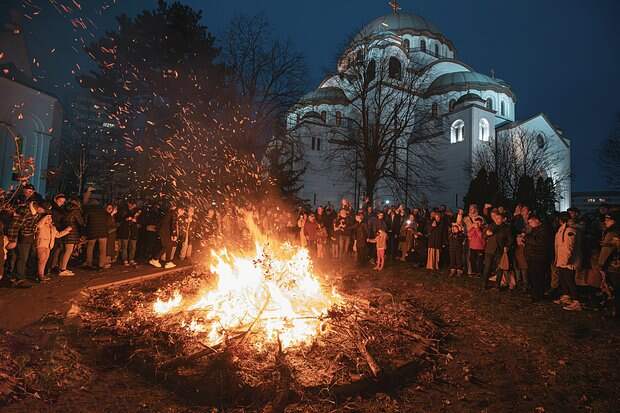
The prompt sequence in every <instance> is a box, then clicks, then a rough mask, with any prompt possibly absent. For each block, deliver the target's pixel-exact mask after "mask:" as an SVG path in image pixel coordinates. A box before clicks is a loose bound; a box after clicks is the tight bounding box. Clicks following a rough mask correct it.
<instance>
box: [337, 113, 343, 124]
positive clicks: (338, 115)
mask: <svg viewBox="0 0 620 413" xmlns="http://www.w3.org/2000/svg"><path fill="white" fill-rule="evenodd" d="M341 125H342V112H340V111H339V110H337V111H336V126H341Z"/></svg>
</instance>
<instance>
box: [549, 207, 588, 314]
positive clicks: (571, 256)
mask: <svg viewBox="0 0 620 413" xmlns="http://www.w3.org/2000/svg"><path fill="white" fill-rule="evenodd" d="M569 221H570V216H569V215H568V213H566V212H563V213H562V214H560V227H559V228H558V231H557V232H556V234H555V242H554V246H555V263H554V265H555V267H556V268H557V271H558V275H559V278H560V280H559V281H560V298H559V299H558V300H555V301H554V303H556V304H562V305H563V306H564V309H565V310H571V311H580V310H581V303H580V302H579V300H578V297H577V285H576V284H575V274H576V271H577V269H578V268H579V265H580V246H579V238H580V235H579V231H578V230H577V228H575V227H573V226H572V225H571V224H570V222H569Z"/></svg>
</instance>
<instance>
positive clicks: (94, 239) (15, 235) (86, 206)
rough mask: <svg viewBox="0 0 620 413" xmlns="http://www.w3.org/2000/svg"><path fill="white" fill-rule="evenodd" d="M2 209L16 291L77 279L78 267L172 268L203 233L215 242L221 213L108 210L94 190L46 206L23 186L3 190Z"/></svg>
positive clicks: (141, 206)
mask: <svg viewBox="0 0 620 413" xmlns="http://www.w3.org/2000/svg"><path fill="white" fill-rule="evenodd" d="M0 205H2V209H1V211H0V236H1V237H2V243H1V245H2V247H3V248H2V251H0V282H1V283H2V285H4V286H10V287H30V286H32V284H33V283H39V282H42V281H48V280H50V276H52V275H57V276H59V277H72V276H75V272H74V271H73V270H72V267H73V268H75V267H76V266H80V267H82V268H84V269H87V270H98V271H101V270H104V269H107V268H110V267H111V266H112V265H114V264H119V265H125V266H131V265H137V264H138V260H140V261H142V262H144V263H148V264H150V265H152V266H155V267H158V268H162V267H163V268H173V267H175V266H176V265H177V264H175V261H176V262H187V261H190V260H191V257H192V252H193V249H194V246H195V245H196V243H197V242H198V241H199V240H198V239H197V237H196V236H195V235H196V234H198V233H200V234H202V236H203V239H202V240H200V241H208V240H209V237H214V236H215V235H216V232H217V222H216V219H215V208H210V209H209V211H207V214H206V215H205V217H204V219H202V220H200V222H199V221H198V220H197V219H195V215H194V208H193V207H192V206H182V205H174V204H173V203H168V205H166V203H165V202H142V201H136V200H132V199H127V200H124V201H122V202H115V203H106V204H104V203H102V202H100V201H99V200H98V199H96V198H95V197H94V196H92V191H90V190H88V191H86V193H85V194H84V195H83V196H82V197H67V196H66V195H64V194H62V193H59V194H56V195H55V196H53V197H52V198H51V199H47V200H46V199H43V197H41V196H40V195H39V194H38V193H36V192H35V189H34V187H33V186H32V185H24V186H23V187H21V188H20V189H19V190H18V191H13V192H10V193H5V192H0ZM198 227H200V230H198Z"/></svg>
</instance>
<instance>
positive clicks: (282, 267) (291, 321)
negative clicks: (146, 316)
mask: <svg viewBox="0 0 620 413" xmlns="http://www.w3.org/2000/svg"><path fill="white" fill-rule="evenodd" d="M264 245H269V244H264ZM212 255H213V264H212V266H211V272H212V273H213V274H215V275H217V277H218V278H217V285H216V287H215V288H214V289H211V290H209V291H205V292H203V293H202V294H199V295H198V296H197V297H193V298H192V299H187V298H183V297H182V296H181V294H180V293H178V292H175V295H174V296H173V297H172V298H171V299H169V300H168V301H161V300H159V299H158V300H157V302H155V304H154V305H153V310H154V312H155V313H156V314H158V315H164V314H170V313H174V312H180V311H191V312H192V315H196V317H195V318H194V319H192V321H191V322H190V323H184V324H183V326H184V327H186V328H187V329H189V330H190V331H192V332H194V333H196V334H204V335H205V337H206V341H207V344H209V345H214V344H217V343H219V342H221V341H222V340H223V338H224V335H225V334H229V335H235V334H239V333H244V332H246V331H250V330H251V331H252V333H254V334H255V335H256V336H257V337H258V338H259V339H258V340H255V341H254V342H255V344H256V345H259V346H260V344H261V342H277V340H278V338H279V340H280V342H281V343H282V347H284V348H286V347H290V346H295V345H299V344H304V343H306V344H307V343H309V342H310V341H311V340H312V338H313V337H315V336H316V335H317V334H319V332H320V328H321V317H322V316H324V315H325V314H327V311H328V310H329V308H331V307H332V306H333V305H334V304H337V303H339V302H340V297H339V295H338V294H337V293H336V292H335V291H331V292H329V293H327V292H325V291H324V290H323V288H322V287H321V284H320V282H319V281H318V279H317V278H316V277H315V276H314V274H313V273H312V262H311V260H310V258H309V256H308V251H307V250H305V249H297V248H294V247H292V246H290V245H289V244H283V245H280V246H279V247H278V248H277V250H276V248H264V247H262V246H261V244H260V243H259V242H257V243H256V255H255V256H254V257H243V256H236V255H234V254H231V253H229V252H228V251H227V250H225V249H224V250H222V251H219V252H212Z"/></svg>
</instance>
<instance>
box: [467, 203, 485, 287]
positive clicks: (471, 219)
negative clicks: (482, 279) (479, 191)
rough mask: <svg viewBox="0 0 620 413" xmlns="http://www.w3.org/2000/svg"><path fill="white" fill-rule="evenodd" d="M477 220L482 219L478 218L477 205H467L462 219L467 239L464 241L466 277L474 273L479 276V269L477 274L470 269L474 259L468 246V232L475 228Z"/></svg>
mask: <svg viewBox="0 0 620 413" xmlns="http://www.w3.org/2000/svg"><path fill="white" fill-rule="evenodd" d="M478 218H480V219H482V217H480V214H479V213H478V205H477V204H471V205H469V209H468V213H467V215H466V216H464V217H463V226H464V227H465V235H466V236H467V239H466V240H465V255H466V257H467V274H468V275H473V274H475V273H478V274H480V269H479V268H480V267H477V268H478V269H477V272H476V271H474V268H473V267H472V263H474V262H475V259H474V260H472V256H471V255H472V253H471V247H470V246H469V244H470V240H469V230H470V229H472V228H473V227H474V226H475V222H476V220H477V219H478Z"/></svg>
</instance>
